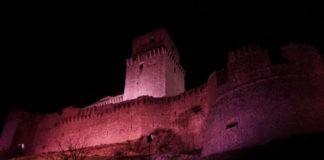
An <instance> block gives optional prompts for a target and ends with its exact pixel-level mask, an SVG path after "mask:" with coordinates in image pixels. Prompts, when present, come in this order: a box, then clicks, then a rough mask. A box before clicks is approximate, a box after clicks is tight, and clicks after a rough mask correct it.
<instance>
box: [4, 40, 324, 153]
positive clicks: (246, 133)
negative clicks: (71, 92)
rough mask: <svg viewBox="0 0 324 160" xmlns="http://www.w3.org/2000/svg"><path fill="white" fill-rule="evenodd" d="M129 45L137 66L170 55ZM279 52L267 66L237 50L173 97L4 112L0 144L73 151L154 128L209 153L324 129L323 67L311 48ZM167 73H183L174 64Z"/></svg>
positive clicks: (263, 54) (260, 56) (251, 49)
mask: <svg viewBox="0 0 324 160" xmlns="http://www.w3.org/2000/svg"><path fill="white" fill-rule="evenodd" d="M162 37H163V36H162ZM138 43H139V42H138ZM168 45H170V44H169V43H168ZM133 47H134V46H133ZM146 47H148V48H150V46H146ZM134 49H135V50H136V54H135V57H136V58H134V57H133V58H131V59H128V61H127V66H128V67H129V66H132V64H136V65H135V66H134V68H135V67H136V68H137V69H138V65H139V64H138V63H137V61H141V60H144V62H146V63H147V62H148V59H150V60H149V62H152V61H151V59H155V60H156V59H159V58H157V57H159V56H161V55H169V56H167V57H169V58H170V57H172V55H173V54H168V53H169V52H168V50H167V49H166V48H163V47H161V46H159V47H158V48H155V51H157V52H155V51H154V50H151V51H148V54H146V53H139V52H138V51H140V50H143V48H140V47H139V46H136V45H135V47H134ZM151 49H152V48H151ZM146 51H147V50H145V52H146ZM282 54H283V57H284V58H286V60H287V63H282V64H276V65H274V64H272V63H271V61H270V58H269V56H268V53H267V50H265V49H263V48H260V47H257V46H253V45H251V46H248V47H243V48H241V49H238V50H237V51H234V52H231V53H230V54H229V60H228V64H227V68H226V69H223V70H220V71H216V72H214V73H212V74H211V75H210V77H209V79H208V80H207V82H206V83H204V84H202V85H201V86H198V87H196V88H193V89H191V90H188V91H185V92H180V93H179V94H177V95H171V96H164V97H151V96H141V97H138V98H136V99H126V100H125V99H123V98H124V97H125V95H118V96H115V97H105V98H103V99H101V100H99V101H98V102H96V103H94V104H92V105H89V106H87V107H85V108H75V107H66V108H64V109H63V112H62V113H61V114H59V113H52V114H47V115H30V114H28V113H25V112H21V111H16V112H12V113H11V114H10V115H9V116H8V118H7V123H6V125H5V127H4V130H3V133H2V135H1V139H0V147H1V148H0V149H1V150H2V151H4V150H10V149H12V148H14V147H15V146H17V145H18V144H21V143H24V144H25V146H26V150H25V151H26V153H27V154H35V153H43V152H52V151H59V150H61V149H67V148H68V145H69V144H70V143H77V144H79V145H80V146H79V147H80V148H81V147H88V146H97V145H101V144H113V143H121V142H126V141H128V140H134V139H138V138H140V137H141V136H146V135H149V134H151V133H153V132H154V131H155V130H157V129H170V130H172V131H173V132H174V133H175V134H176V135H178V136H179V137H181V140H182V143H183V150H192V149H202V154H203V156H209V155H212V154H217V153H222V152H225V151H231V150H235V149H240V148H245V147H251V146H255V145H260V144H265V143H267V142H269V141H272V140H275V139H280V138H286V137H289V136H292V135H296V134H306V133H314V132H324V123H323V122H324V83H323V82H324V65H323V60H322V58H321V57H320V53H319V51H317V50H316V49H314V48H312V47H310V46H307V45H300V44H291V45H288V46H286V47H283V48H282ZM175 55H176V54H175ZM145 57H146V58H145ZM162 57H163V58H166V57H165V56H162ZM171 59H172V58H171ZM174 59H175V60H172V61H170V62H168V61H167V62H168V63H172V64H168V63H165V64H163V65H162V66H161V69H166V68H167V69H169V73H172V72H173V69H174V66H178V65H177V64H178V63H177V62H178V60H176V59H177V58H176V56H174ZM163 66H164V68H163ZM165 66H167V67H165ZM168 67H169V68H168ZM136 72H137V71H136ZM175 72H180V73H179V74H184V70H183V69H182V68H181V67H178V68H176V71H175ZM177 74H178V73H177ZM165 77H167V78H166V79H168V78H170V77H172V75H168V74H167V75H165ZM180 78H181V76H180ZM180 78H179V77H178V78H176V79H180ZM134 79H136V78H134ZM166 79H165V82H167V81H170V83H165V84H167V85H169V86H172V83H173V81H176V82H179V83H181V80H166ZM131 83H133V82H131ZM147 83H152V82H151V81H149V82H147ZM126 84H127V79H126ZM125 88H126V86H125ZM166 88H167V87H164V88H160V89H166ZM154 89H155V88H154V87H153V88H150V89H149V90H150V91H152V90H154ZM150 91H149V92H150ZM171 92H172V93H175V92H179V91H171ZM165 93H166V92H165Z"/></svg>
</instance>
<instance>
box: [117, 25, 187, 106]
mask: <svg viewBox="0 0 324 160" xmlns="http://www.w3.org/2000/svg"><path fill="white" fill-rule="evenodd" d="M132 52H133V53H132V56H131V57H130V58H128V59H127V63H126V64H127V67H126V80H125V89H124V97H123V99H124V100H129V99H135V98H137V97H140V96H153V97H164V96H174V95H177V94H179V93H182V92H184V91H185V83H184V76H185V72H184V69H183V68H182V66H181V65H180V60H179V53H178V50H177V48H176V46H175V45H174V43H173V41H172V39H171V38H170V36H169V34H168V33H167V31H166V30H165V29H164V28H160V29H158V30H155V31H153V32H150V33H147V34H145V35H142V36H140V37H138V38H136V39H134V40H133V44H132Z"/></svg>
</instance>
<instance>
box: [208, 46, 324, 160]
mask: <svg viewBox="0 0 324 160" xmlns="http://www.w3.org/2000/svg"><path fill="white" fill-rule="evenodd" d="M296 47H299V45H297V46H294V45H293V46H290V48H294V49H296ZM284 53H287V50H286V52H284ZM289 54H290V55H289V57H290V58H289V59H288V61H289V63H288V64H281V65H277V66H271V67H270V66H269V67H266V66H265V67H264V68H263V69H262V68H261V69H260V68H257V69H255V70H251V71H249V72H245V73H244V75H242V77H244V79H243V81H233V80H232V79H229V82H227V83H225V84H223V85H220V86H217V80H218V78H217V74H213V75H211V77H210V79H209V82H208V92H209V94H208V103H209V105H210V109H211V110H210V114H209V116H208V122H207V130H206V132H205V137H204V145H203V155H204V156H208V155H211V154H219V153H222V152H225V151H231V150H235V149H240V148H246V147H251V146H255V145H260V144H265V143H268V142H270V141H272V140H276V139H281V138H287V137H289V136H292V135H297V134H305V133H314V132H315V133H316V132H324V123H323V122H324V84H323V82H324V74H323V73H324V72H323V71H324V70H323V63H322V62H319V61H321V59H320V58H316V57H318V56H313V55H311V57H313V58H311V59H308V60H311V61H313V62H316V63H315V64H316V65H308V67H304V65H301V64H302V63H299V62H301V61H305V59H303V58H302V59H299V58H297V57H300V55H298V54H300V53H296V52H295V54H297V57H295V56H293V53H291V52H289ZM303 54H306V55H307V54H308V53H303ZM306 55H304V56H306ZM314 57H315V58H314ZM298 61H299V62H298ZM229 72H232V73H233V72H235V71H229Z"/></svg>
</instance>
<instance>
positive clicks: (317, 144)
mask: <svg viewBox="0 0 324 160" xmlns="http://www.w3.org/2000/svg"><path fill="white" fill-rule="evenodd" d="M323 145H324V133H316V134H308V135H297V136H294V137H290V138H288V139H281V140H276V141H272V142H269V143H268V144H265V145H261V146H256V147H252V148H246V149H240V150H234V151H230V152H225V153H222V154H216V155H211V156H209V157H206V158H205V159H206V160H214V159H217V160H260V159H262V160H274V159H324V154H323Z"/></svg>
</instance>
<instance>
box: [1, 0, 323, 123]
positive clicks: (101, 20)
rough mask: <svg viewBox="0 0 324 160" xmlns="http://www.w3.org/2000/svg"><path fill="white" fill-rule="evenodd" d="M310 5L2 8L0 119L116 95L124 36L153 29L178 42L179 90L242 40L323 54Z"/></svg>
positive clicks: (125, 52)
mask: <svg viewBox="0 0 324 160" xmlns="http://www.w3.org/2000/svg"><path fill="white" fill-rule="evenodd" d="M254 5H256V6H254ZM318 6H320V5H315V4H304V3H302V4H298V5H297V4H235V3H234V2H232V3H231V4H217V2H213V3H203V2H198V1H183V2H181V3H180V2H179V3H176V2H168V1H156V2H154V3H153V2H152V1H151V2H149V3H144V2H142V3H138V2H132V3H129V2H127V3H126V2H120V3H119V4H94V3H92V4H88V3H82V4H80V3H72V4H67V3H65V4H58V3H57V4H54V3H51V4H49V3H46V4H39V3H37V4H36V3H35V4H30V3H28V4H18V3H17V4H10V5H8V6H4V8H5V10H4V11H3V15H2V16H3V18H2V20H1V21H2V23H1V26H2V29H1V30H2V36H1V37H2V38H1V39H2V45H1V46H2V47H1V89H0V90H1V92H2V93H1V95H2V98H1V99H2V101H1V113H2V116H1V117H2V119H3V118H4V117H5V116H4V115H5V114H6V112H7V111H8V110H10V109H15V108H19V109H23V110H27V111H30V112H33V113H36V112H39V113H47V112H53V111H59V110H60V109H61V108H63V107H64V106H68V105H73V106H79V107H83V106H85V105H87V104H90V103H92V102H95V101H96V100H99V99H100V98H102V97H103V96H106V95H117V94H122V93H123V87H124V78H125V60H126V58H127V57H129V56H130V55H131V40H132V39H133V38H135V37H136V36H139V35H141V34H144V33H146V32H149V31H152V30H154V29H157V28H159V27H165V28H166V29H167V30H168V31H169V32H170V35H171V36H172V38H173V39H174V41H175V43H176V45H177V46H178V49H179V52H180V58H181V63H182V65H183V67H184V68H185V70H186V88H187V89H190V88H192V87H195V86H198V85H200V84H202V83H203V82H205V81H206V80H207V78H208V76H209V74H210V73H211V72H212V71H214V70H216V69H221V68H223V67H225V64H226V60H227V53H228V52H229V51H230V50H233V49H236V48H237V47H241V46H244V45H246V44H249V43H256V44H260V45H261V46H264V47H267V48H269V49H270V53H271V55H272V56H275V55H276V54H279V53H278V52H279V46H280V45H284V44H287V43H288V42H302V43H306V44H310V45H313V46H314V47H316V48H318V49H320V50H321V51H322V52H323V49H324V43H323V26H321V23H322V22H323V19H324V17H323V13H322V11H321V10H323V8H320V7H318Z"/></svg>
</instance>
